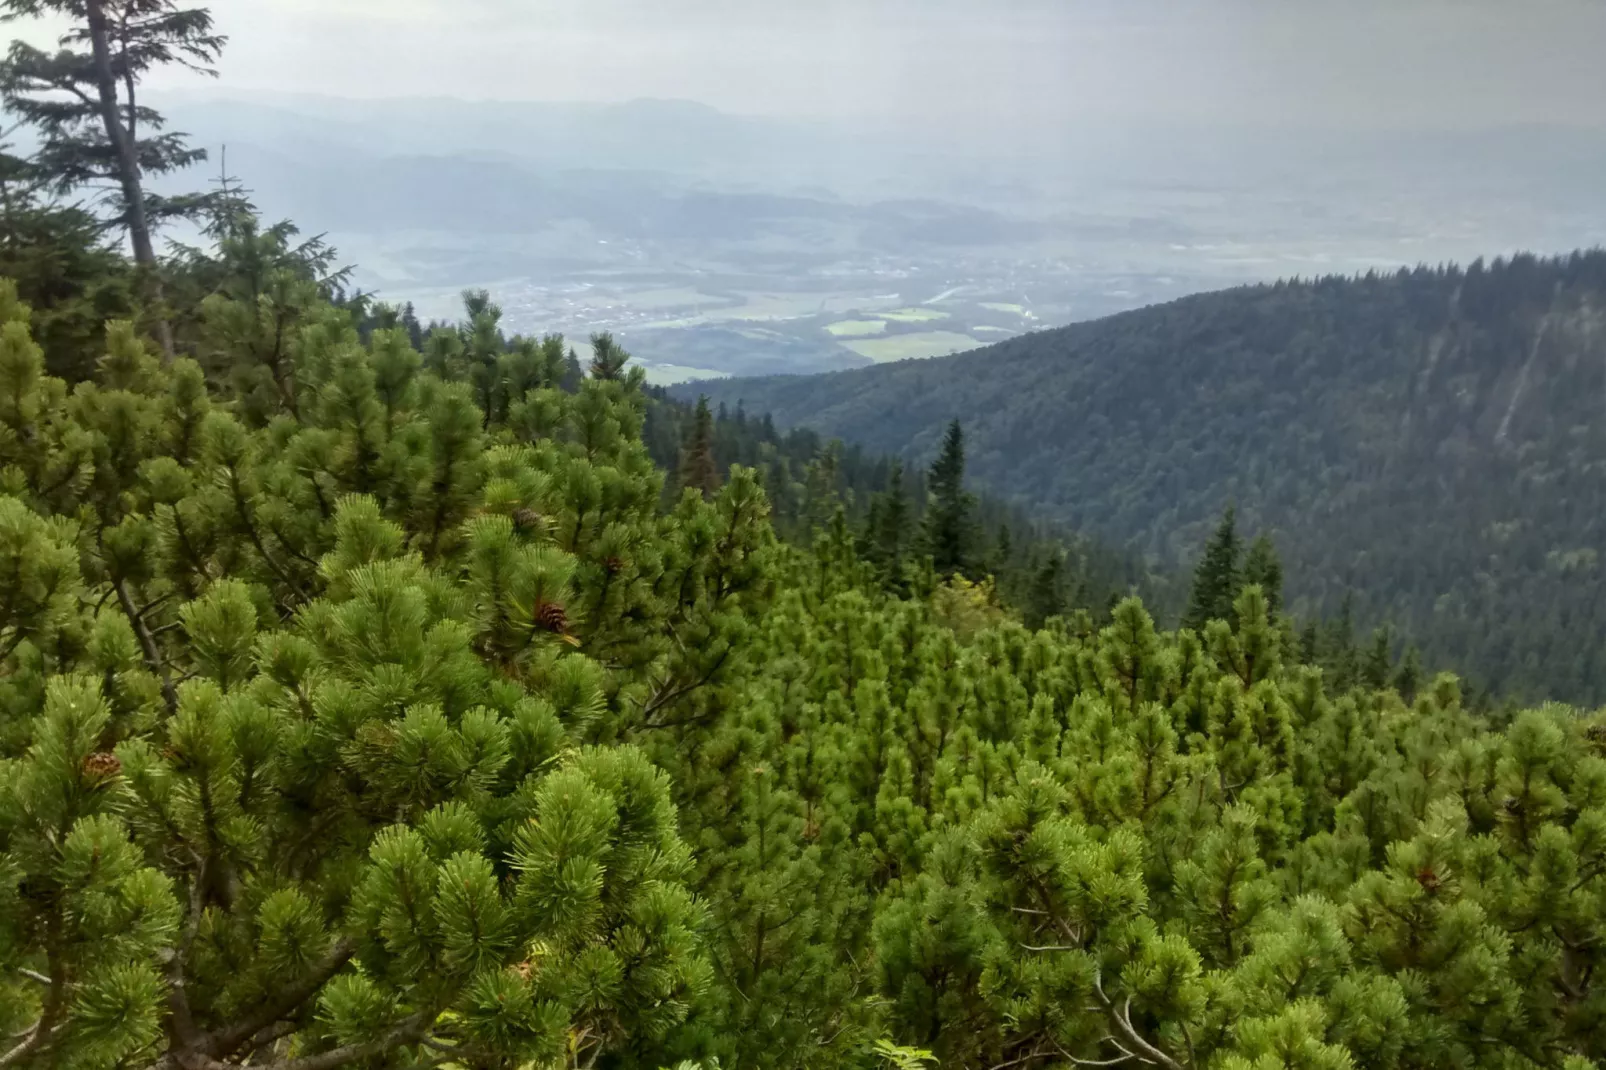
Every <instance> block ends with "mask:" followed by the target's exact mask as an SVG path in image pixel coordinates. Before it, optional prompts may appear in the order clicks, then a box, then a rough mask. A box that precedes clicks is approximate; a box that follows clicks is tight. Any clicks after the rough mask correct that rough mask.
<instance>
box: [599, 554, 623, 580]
mask: <svg viewBox="0 0 1606 1070" xmlns="http://www.w3.org/2000/svg"><path fill="white" fill-rule="evenodd" d="M602 567H603V568H605V569H607V570H608V573H609V574H610V575H617V574H618V573H620V572H623V571H624V570H625V559H624V558H622V557H620V556H619V555H618V554H609V555H608V556H607V557H606V558H604V559H603V561H602Z"/></svg>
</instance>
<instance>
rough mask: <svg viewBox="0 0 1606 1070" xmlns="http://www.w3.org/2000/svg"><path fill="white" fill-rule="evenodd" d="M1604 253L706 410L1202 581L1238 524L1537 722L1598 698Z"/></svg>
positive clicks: (1402, 283)
mask: <svg viewBox="0 0 1606 1070" xmlns="http://www.w3.org/2000/svg"><path fill="white" fill-rule="evenodd" d="M1603 307H1606V253H1602V252H1598V251H1597V252H1589V253H1577V254H1574V255H1571V256H1567V257H1561V258H1557V259H1539V258H1535V257H1532V256H1517V257H1513V258H1510V259H1504V260H1496V261H1493V262H1491V263H1487V264H1485V263H1476V264H1472V265H1470V266H1468V267H1466V268H1464V269H1463V268H1425V267H1424V268H1418V269H1414V270H1402V271H1400V272H1398V273H1394V274H1384V275H1367V276H1366V277H1364V278H1350V279H1344V278H1328V279H1320V280H1315V281H1291V282H1282V283H1277V284H1274V285H1266V286H1257V287H1251V288H1245V289H1239V290H1232V291H1226V292H1221V293H1212V294H1203V295H1199V296H1196V297H1190V298H1186V299H1184V300H1181V301H1177V302H1174V303H1172V304H1168V305H1163V306H1159V307H1155V308H1149V309H1144V310H1141V311H1138V312H1132V313H1128V314H1124V315H1120V316H1116V317H1112V318H1110V319H1106V320H1101V321H1098V322H1093V323H1084V324H1077V325H1074V326H1071V327H1065V328H1061V329H1057V330H1050V331H1043V332H1040V333H1037V334H1032V335H1027V336H1023V337H1021V338H1016V339H1012V340H1010V341H1007V342H1003V343H1000V344H998V345H995V346H990V347H988V348H986V349H981V350H977V351H975V352H973V353H967V354H962V355H960V356H957V357H951V358H941V359H937V360H929V361H913V362H902V363H898V364H893V365H883V366H880V367H876V368H871V369H866V370H863V371H853V372H842V373H834V374H830V375H823V376H814V377H809V378H773V379H760V380H741V381H721V382H712V383H706V384H698V385H696V386H695V387H690V388H686V389H687V390H701V391H705V392H706V393H707V394H708V395H709V396H710V397H711V398H712V399H714V401H715V402H716V403H724V404H727V405H730V406H735V405H736V404H738V402H741V403H742V404H744V405H745V407H746V408H747V409H748V410H749V411H753V412H767V413H770V414H771V416H772V418H773V419H774V420H775V422H776V423H777V424H778V425H779V426H781V427H783V428H786V427H792V426H799V425H801V426H808V427H811V428H813V429H815V430H816V431H818V432H819V433H821V434H822V435H826V436H839V437H841V438H843V439H844V440H846V441H849V442H853V443H856V444H858V445H860V446H861V447H863V448H864V449H866V450H869V451H873V452H880V453H887V454H890V455H893V456H899V457H905V458H908V459H911V460H915V459H924V458H928V457H930V456H931V454H932V453H933V452H934V450H935V449H936V445H937V443H938V441H939V440H940V437H941V435H942V434H943V431H944V428H945V427H946V426H947V424H948V422H949V421H950V420H951V419H953V418H956V417H957V418H959V419H961V420H962V421H963V422H964V426H965V429H966V432H967V433H968V434H969V436H970V443H971V454H970V459H971V465H972V471H973V472H974V474H975V476H976V478H977V480H978V482H979V483H980V485H981V486H983V487H985V488H986V489H987V490H988V491H990V492H991V493H993V494H996V495H999V496H1000V497H1002V498H1005V499H1007V500H1014V501H1020V502H1023V503H1030V505H1031V506H1032V507H1033V508H1035V509H1038V510H1040V511H1041V512H1042V515H1044V516H1046V517H1048V518H1050V519H1053V520H1056V521H1058V522H1059V523H1062V524H1065V525H1067V526H1069V527H1072V528H1075V529H1078V530H1082V531H1085V532H1088V533H1090V534H1092V535H1095V536H1098V537H1101V538H1103V539H1106V540H1109V541H1111V542H1112V543H1113V544H1115V545H1118V546H1124V547H1127V548H1129V549H1131V550H1133V551H1134V552H1137V553H1139V554H1141V555H1144V556H1146V557H1147V558H1148V559H1149V560H1150V561H1151V562H1152V563H1153V565H1154V567H1156V568H1157V569H1164V568H1174V567H1176V566H1177V565H1179V564H1186V563H1188V562H1190V561H1191V560H1192V559H1193V558H1194V556H1195V555H1196V554H1197V553H1198V552H1199V549H1200V547H1201V546H1202V544H1203V543H1204V541H1205V537H1206V535H1207V534H1208V532H1209V531H1210V530H1211V528H1212V527H1213V525H1214V524H1215V523H1216V521H1217V518H1218V517H1219V516H1220V514H1221V512H1222V510H1223V509H1224V508H1225V507H1226V506H1227V505H1229V504H1234V505H1236V507H1237V510H1238V513H1239V516H1240V517H1241V518H1242V519H1243V520H1244V522H1245V523H1247V524H1249V525H1251V526H1252V527H1253V528H1255V529H1256V530H1265V531H1268V532H1270V533H1272V534H1273V536H1274V537H1275V538H1276V540H1277V543H1278V545H1279V546H1280V547H1282V548H1283V551H1284V557H1285V564H1286V565H1287V568H1288V574H1289V600H1290V606H1291V608H1293V609H1294V610H1295V611H1296V612H1297V613H1300V614H1302V615H1309V616H1321V617H1330V616H1332V615H1333V614H1335V613H1337V612H1339V609H1340V605H1341V603H1342V601H1343V599H1344V597H1345V596H1346V595H1348V594H1350V593H1351V592H1353V596H1354V605H1353V608H1354V613H1355V616H1356V619H1357V621H1359V622H1361V623H1362V624H1363V625H1364V626H1365V627H1366V628H1368V629H1370V628H1372V627H1374V626H1377V625H1381V624H1387V625H1390V626H1392V627H1393V628H1394V629H1395V631H1396V632H1397V633H1399V634H1409V635H1411V636H1412V637H1414V638H1415V639H1417V640H1418V641H1419V642H1421V644H1422V646H1423V648H1424V650H1425V652H1426V653H1427V654H1428V655H1429V657H1430V659H1431V660H1434V661H1436V662H1438V663H1441V664H1447V665H1455V666H1458V667H1464V670H1465V671H1466V672H1467V673H1468V674H1469V675H1473V676H1475V677H1477V678H1478V679H1480V680H1481V681H1483V682H1484V683H1485V684H1487V685H1489V686H1492V687H1494V688H1496V689H1497V690H1501V691H1504V692H1506V693H1509V694H1513V695H1519V696H1523V697H1526V698H1530V699H1533V698H1540V697H1555V698H1565V699H1569V700H1573V701H1578V702H1598V701H1601V700H1602V699H1603V698H1606V648H1603V645H1602V643H1601V640H1600V636H1601V635H1602V634H1606V597H1603V587H1602V584H1601V583H1600V582H1599V581H1600V574H1599V569H1600V568H1601V567H1602V563H1601V555H1602V552H1603V551H1606V545H1603V540H1606V529H1603V527H1602V520H1601V517H1602V516H1603V515H1606V423H1603V422H1602V421H1601V419H1600V411H1601V410H1600V406H1601V404H1602V399H1606V321H1603V320H1602V311H1601V310H1602V308H1603Z"/></svg>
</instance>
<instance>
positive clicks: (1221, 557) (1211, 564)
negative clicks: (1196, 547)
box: [1182, 505, 1244, 631]
mask: <svg viewBox="0 0 1606 1070" xmlns="http://www.w3.org/2000/svg"><path fill="white" fill-rule="evenodd" d="M1237 524H1238V520H1237V510H1236V509H1235V508H1234V507H1233V506H1231V505H1229V506H1227V510H1226V512H1224V513H1223V514H1222V516H1221V523H1220V524H1219V525H1217V527H1216V532H1215V534H1214V535H1213V536H1211V538H1210V541H1209V542H1208V543H1207V544H1206V545H1205V550H1204V554H1203V556H1201V557H1200V559H1199V564H1198V565H1197V566H1196V567H1195V568H1194V573H1193V590H1192V592H1191V593H1190V595H1189V596H1188V609H1187V612H1186V613H1185V614H1184V615H1183V617H1182V626H1183V627H1184V628H1192V629H1194V630H1195V631H1200V630H1202V629H1203V628H1204V626H1205V625H1206V624H1208V623H1209V622H1210V621H1213V620H1224V621H1228V622H1231V621H1232V619H1233V616H1232V604H1233V600H1234V599H1236V598H1237V597H1238V590H1239V588H1240V587H1241V586H1242V585H1243V582H1244V581H1243V571H1242V567H1241V563H1240V560H1239V558H1240V557H1241V555H1242V553H1243V542H1242V540H1240V539H1239V537H1238V526H1237Z"/></svg>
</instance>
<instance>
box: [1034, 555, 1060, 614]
mask: <svg viewBox="0 0 1606 1070" xmlns="http://www.w3.org/2000/svg"><path fill="white" fill-rule="evenodd" d="M1063 568H1064V564H1063V562H1062V561H1061V560H1060V556H1059V555H1058V554H1056V553H1050V554H1049V555H1048V556H1046V557H1044V558H1043V563H1042V564H1041V565H1039V566H1038V567H1037V571H1036V574H1035V575H1034V576H1033V577H1032V588H1031V593H1030V595H1029V596H1028V598H1027V601H1026V613H1025V619H1026V626H1027V627H1028V628H1032V629H1037V628H1041V627H1042V626H1043V623H1044V622H1045V621H1046V620H1048V619H1049V618H1050V617H1057V616H1059V614H1060V612H1061V611H1062V610H1063V608H1064V605H1065V594H1064V591H1063V590H1061V587H1060V573H1061V571H1062V570H1063Z"/></svg>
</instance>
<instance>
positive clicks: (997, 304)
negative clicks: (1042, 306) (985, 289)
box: [981, 301, 1026, 316]
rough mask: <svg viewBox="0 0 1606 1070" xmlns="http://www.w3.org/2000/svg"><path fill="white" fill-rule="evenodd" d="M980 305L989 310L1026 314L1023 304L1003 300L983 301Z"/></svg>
mask: <svg viewBox="0 0 1606 1070" xmlns="http://www.w3.org/2000/svg"><path fill="white" fill-rule="evenodd" d="M981 307H982V308H985V309H986V310H987V311H989V312H1013V313H1014V314H1015V315H1017V316H1024V315H1026V306H1025V305H1011V304H1008V303H1006V302H1003V301H983V302H981Z"/></svg>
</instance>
